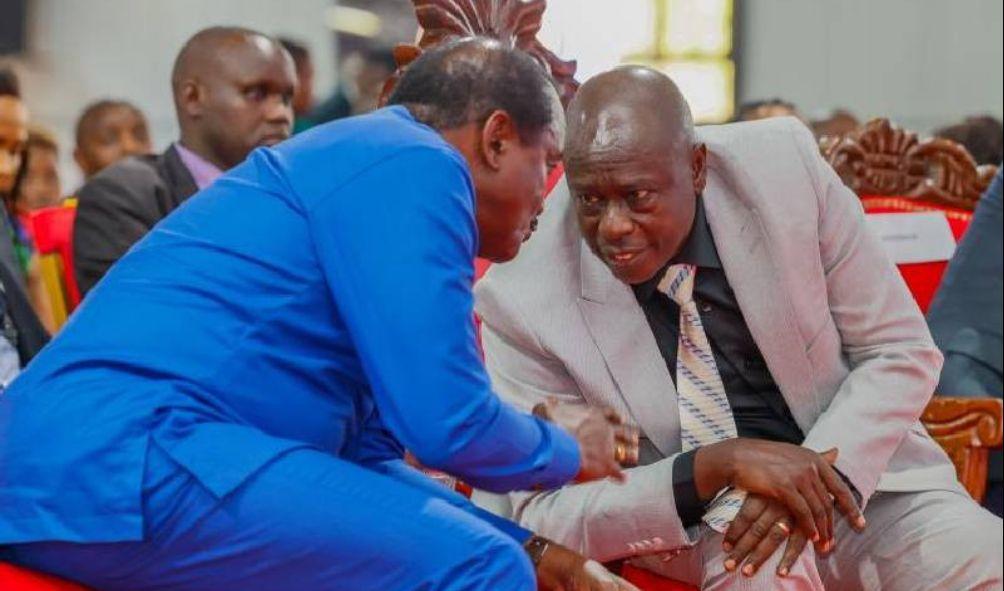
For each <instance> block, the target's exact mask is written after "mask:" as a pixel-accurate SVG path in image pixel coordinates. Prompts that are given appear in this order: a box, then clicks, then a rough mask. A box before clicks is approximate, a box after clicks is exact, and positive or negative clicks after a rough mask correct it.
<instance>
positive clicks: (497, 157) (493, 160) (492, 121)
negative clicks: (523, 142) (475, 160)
mask: <svg viewBox="0 0 1004 591" xmlns="http://www.w3.org/2000/svg"><path fill="white" fill-rule="evenodd" d="M518 140H519V138H518V136H517V134H516V127H515V125H514V124H513V120H512V117H510V116H509V113H506V112H505V111H495V112H493V113H492V114H491V115H490V116H489V117H488V119H487V120H486V121H485V124H484V125H483V126H482V127H481V146H480V147H481V157H482V158H483V159H484V162H485V166H487V167H488V168H489V169H490V170H498V169H499V168H501V167H502V155H503V154H505V153H506V152H507V151H509V150H510V149H511V146H512V143H513V142H514V141H518Z"/></svg>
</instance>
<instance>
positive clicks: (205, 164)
mask: <svg viewBox="0 0 1004 591" xmlns="http://www.w3.org/2000/svg"><path fill="white" fill-rule="evenodd" d="M174 149H175V150H177V151H178V156H179V157H181V162H182V164H184V165H185V168H187V169H188V172H189V173H190V174H191V175H192V179H193V180H194V181H195V186H196V187H198V188H199V190H200V191H201V190H202V189H205V188H206V187H208V186H209V185H211V184H213V181H215V180H216V179H217V178H219V177H220V176H221V175H222V174H223V171H222V170H220V168H219V167H218V166H216V165H215V164H213V163H212V162H210V161H208V160H206V159H205V158H203V157H202V156H199V155H198V154H196V153H195V152H193V151H191V150H189V149H188V148H186V147H185V146H182V145H181V142H175V144H174Z"/></svg>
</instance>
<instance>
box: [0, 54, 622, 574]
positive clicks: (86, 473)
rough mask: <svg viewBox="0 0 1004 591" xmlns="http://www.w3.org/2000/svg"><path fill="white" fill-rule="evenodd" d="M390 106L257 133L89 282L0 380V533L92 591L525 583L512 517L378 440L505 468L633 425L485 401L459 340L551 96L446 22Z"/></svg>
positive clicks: (478, 470)
mask: <svg viewBox="0 0 1004 591" xmlns="http://www.w3.org/2000/svg"><path fill="white" fill-rule="evenodd" d="M269 100H272V99H269ZM276 100H284V99H281V98H280V99H276ZM391 103H392V105H393V106H391V107H389V108H386V109H383V110H380V111H378V112H376V113H374V114H372V115H369V116H365V117H359V118H353V119H348V120H344V121H342V122H337V123H333V124H329V125H325V126H320V127H318V128H315V129H314V130H311V131H310V132H307V133H304V134H302V135H300V136H297V137H296V138H295V139H293V140H290V141H288V142H285V143H283V144H282V145H280V146H278V147H276V148H262V149H258V150H256V151H255V152H253V153H252V154H251V156H250V157H249V158H248V159H247V160H246V161H245V162H244V163H243V164H242V165H240V166H238V167H236V168H235V169H233V170H232V171H231V172H230V173H228V174H227V175H225V176H223V177H221V178H220V179H219V180H218V181H217V182H216V183H215V184H214V185H213V186H212V187H210V188H208V189H206V190H205V191H203V192H202V193H200V194H198V195H197V196H195V197H194V198H192V199H191V200H190V201H188V202H187V203H185V204H184V205H183V206H181V207H180V208H179V209H178V210H177V211H176V212H175V213H174V214H172V215H171V216H170V217H168V218H167V219H165V220H164V221H163V222H162V223H160V224H159V225H158V226H157V227H156V228H155V229H154V230H153V231H152V232H150V234H149V235H148V236H147V237H145V238H144V239H143V240H142V241H141V242H139V243H138V244H137V245H136V246H135V247H133V248H132V250H131V251H130V252H129V254H128V255H127V256H125V257H124V258H123V259H122V260H121V261H120V262H119V263H118V264H117V265H116V266H115V267H113V268H112V270H111V271H110V273H109V274H108V275H107V276H106V277H105V279H104V280H103V281H102V282H101V283H100V284H99V285H98V286H97V287H96V288H95V289H94V290H93V291H92V292H91V294H90V295H89V296H88V298H87V299H86V301H85V302H84V304H83V305H82V307H81V308H80V309H79V310H78V312H77V313H76V314H75V315H74V317H73V318H72V319H71V320H70V322H69V323H68V324H67V325H66V326H65V328H64V329H63V332H62V333H61V334H60V335H59V337H58V338H57V339H56V340H55V341H54V342H53V343H52V344H51V346H49V347H48V348H47V349H45V350H44V351H43V352H42V353H41V354H40V355H39V357H38V358H37V359H36V360H35V362H34V363H33V364H32V365H31V366H30V367H29V368H28V369H27V371H25V372H24V373H23V374H22V375H21V377H20V378H19V379H18V380H17V381H16V382H15V383H14V384H13V385H12V386H11V388H10V389H9V390H8V391H7V393H6V394H5V395H4V396H3V397H2V398H0V466H3V473H2V476H0V544H5V545H6V547H4V549H3V551H2V552H0V556H2V557H3V558H4V559H6V560H11V561H13V562H15V563H18V564H22V565H25V566H28V567H31V568H36V569H40V570H45V571H48V572H53V573H56V574H59V575H61V576H64V577H68V578H71V579H75V580H78V581H81V582H83V583H85V584H87V585H91V586H94V587H97V588H100V589H105V590H112V589H150V588H156V589H183V590H189V589H223V588H227V589H242V590H249V589H351V590H363V589H388V590H389V589H395V590H403V589H465V590H482V589H484V590H488V589H492V590H509V589H512V590H523V589H530V588H533V587H534V585H535V576H534V571H533V568H532V566H531V560H530V558H528V553H527V552H525V551H524V549H523V548H521V545H520V544H521V543H523V542H526V541H527V540H528V539H529V537H530V533H529V532H527V531H525V530H522V529H520V528H517V527H515V526H513V525H512V524H508V523H506V522H502V521H499V520H495V521H491V518H490V517H487V516H485V515H484V514H483V513H481V512H480V511H478V510H477V509H475V508H474V507H473V506H471V505H470V504H469V503H467V502H466V500H465V499H462V498H461V497H459V496H458V495H455V494H453V493H451V492H449V491H447V490H446V489H439V488H436V487H435V485H431V484H430V481H428V480H427V479H424V478H423V477H421V476H420V475H418V474H417V473H415V472H413V471H411V470H410V468H408V467H407V466H405V465H404V464H403V462H402V460H401V458H402V454H403V450H404V449H405V448H407V449H408V450H410V451H411V452H413V453H414V454H415V456H417V458H418V459H419V460H420V461H421V462H422V463H424V464H426V465H428V466H430V467H433V468H437V469H440V470H443V471H446V472H449V473H451V474H454V475H456V476H458V477H460V478H463V479H464V480H466V481H467V482H469V483H471V484H472V485H474V486H477V487H481V488H485V489H488V490H493V491H507V490H512V489H529V488H550V487H557V486H560V485H562V484H564V483H565V482H568V481H569V480H571V479H573V478H576V477H578V478H579V479H580V480H581V479H594V478H602V477H606V476H614V477H617V476H620V471H619V466H618V464H617V461H615V459H620V460H624V459H625V457H624V456H625V455H630V452H628V453H627V454H626V453H625V451H624V450H625V448H632V451H633V450H634V448H635V446H636V441H632V440H631V436H630V435H629V434H628V433H626V429H624V428H621V427H614V426H613V423H616V422H617V421H618V419H617V418H616V417H612V415H610V414H609V412H607V413H604V412H603V411H600V410H591V411H582V412H581V413H580V414H579V416H578V418H577V419H576V420H575V421H574V422H575V425H576V427H575V429H574V430H573V432H572V435H571V436H570V435H569V433H568V432H566V431H565V430H563V429H561V428H559V427H557V426H555V425H554V424H551V423H548V422H545V421H543V420H541V419H538V418H536V417H533V416H530V415H528V414H524V413H521V412H518V411H517V410H515V409H513V408H511V407H509V406H507V405H505V404H503V403H502V402H500V401H499V399H498V398H497V397H496V396H495V394H494V393H493V392H492V390H491V388H490V384H489V382H488V378H487V377H486V375H485V371H484V369H483V366H482V364H481V361H480V359H479V355H478V350H477V346H476V341H475V334H474V327H473V324H472V321H471V320H472V308H473V305H472V304H473V303H472V296H471V282H472V280H473V273H474V272H473V259H474V257H475V255H480V256H483V257H487V258H489V259H493V260H497V261H504V260H507V259H510V258H512V257H514V256H515V255H516V253H517V252H518V250H519V248H520V244H521V243H522V242H523V241H524V240H525V239H526V238H527V237H528V236H529V234H530V232H531V230H532V228H533V226H534V224H535V221H534V220H535V218H536V216H537V215H538V213H539V212H540V207H541V202H542V199H543V193H544V190H545V182H546V177H547V173H548V163H552V164H553V163H554V162H556V161H557V160H558V158H560V148H559V146H560V145H561V143H562V138H561V135H562V133H563V121H562V115H561V114H560V108H556V106H555V105H557V104H558V102H557V95H556V94H555V93H554V90H553V88H552V87H551V86H550V84H549V81H548V80H547V79H546V76H545V74H544V73H543V71H542V70H541V69H540V68H539V67H538V65H537V64H536V63H535V62H533V60H532V59H531V58H529V57H528V56H526V55H524V54H521V53H520V52H518V51H516V50H512V49H507V48H504V47H502V46H500V45H498V44H495V43H492V42H485V41H480V40H468V41H461V42H457V43H453V44H450V45H446V46H444V47H443V48H441V49H439V50H436V51H433V52H430V53H429V54H427V55H425V56H423V58H422V59H420V60H418V61H417V62H416V63H415V64H413V65H412V66H411V67H410V68H409V70H408V72H407V73H406V74H405V75H404V76H403V77H402V79H401V80H400V82H399V86H398V88H397V90H396V91H395V94H394V96H393V97H392V99H391ZM615 450H616V451H617V453H615ZM618 456H620V457H619V458H618ZM490 521H491V522H490ZM528 550H530V551H532V552H530V554H532V555H533V557H534V558H535V559H540V560H541V563H540V565H539V568H545V566H546V564H547V561H548V556H549V555H550V556H552V557H562V556H564V557H565V558H566V560H564V561H563V562H561V561H559V562H561V564H562V565H564V566H567V567H568V568H567V569H566V571H565V572H561V573H557V574H556V573H554V572H548V573H546V574H547V576H548V577H551V578H552V580H560V582H561V584H565V583H566V582H567V581H568V580H571V579H577V580H579V581H580V582H581V581H585V583H583V584H584V585H587V586H586V587H582V588H589V589H601V588H602V589H620V588H624V587H622V584H621V583H620V582H617V581H615V580H614V579H613V578H612V577H610V576H609V575H606V574H605V573H599V574H590V573H591V572H593V571H592V569H593V568H594V567H595V563H586V562H585V560H584V559H581V558H580V557H577V556H574V555H572V556H571V557H569V556H570V553H569V552H567V551H564V550H563V549H560V548H557V547H554V546H552V547H551V548H547V544H546V542H540V541H535V540H533V539H530V544H529V546H528ZM535 562H536V560H535ZM551 562H552V563H553V562H554V559H552V560H551ZM538 572H539V571H538ZM555 576H557V577H558V579H554V577H555ZM562 577H564V578H563V579H562ZM544 579H545V577H544V575H543V574H541V581H542V582H543V581H544ZM575 588H577V589H578V588H579V587H575Z"/></svg>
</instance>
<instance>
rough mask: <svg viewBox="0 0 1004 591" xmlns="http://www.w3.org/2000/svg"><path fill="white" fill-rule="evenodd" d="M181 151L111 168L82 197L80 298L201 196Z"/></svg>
mask: <svg viewBox="0 0 1004 591" xmlns="http://www.w3.org/2000/svg"><path fill="white" fill-rule="evenodd" d="M197 190H198V189H197V187H196V185H195V180H194V179H193V178H192V174H191V173H190V172H189V171H188V168H186V167H185V164H184V163H183V162H182V160H181V156H180V155H179V154H178V151H177V149H176V148H175V147H174V146H171V147H170V148H168V149H167V151H166V152H164V153H163V154H160V155H150V156H136V157H132V158H127V159H125V160H122V161H121V162H118V163H117V164H115V165H113V166H110V167H108V168H106V169H105V170H103V171H102V172H100V173H99V174H97V175H96V176H95V177H93V178H92V179H91V180H89V181H88V182H87V183H86V184H85V185H84V186H83V187H82V188H81V189H80V191H79V193H78V195H77V197H78V199H79V202H78V205H77V218H76V222H75V223H74V228H73V260H74V270H75V272H76V275H77V284H78V285H79V286H80V293H81V295H83V294H86V293H87V292H88V291H90V289H91V288H92V287H94V284H95V283H97V282H98V281H99V280H100V279H101V278H102V277H104V274H105V273H106V272H107V271H108V268H109V267H111V266H112V265H113V264H115V262H116V261H118V260H119V259H120V258H121V257H122V255H124V254H125V253H126V251H128V250H129V248H130V247H131V246H132V245H133V244H134V243H135V242H136V241H137V240H139V239H140V238H142V237H143V236H144V235H146V233H147V232H148V231H150V229H151V228H153V226H154V225H155V224H156V223H157V222H159V221H160V220H161V219H163V218H164V217H165V216H167V214H169V213H171V212H172V211H174V209H175V208H176V207H178V206H179V205H181V203H182V202H183V201H185V200H186V199H188V198H189V197H191V196H192V195H193V194H194V193H195V192H196V191H197Z"/></svg>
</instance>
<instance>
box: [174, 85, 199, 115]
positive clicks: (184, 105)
mask: <svg viewBox="0 0 1004 591" xmlns="http://www.w3.org/2000/svg"><path fill="white" fill-rule="evenodd" d="M178 104H179V105H180V106H181V110H182V111H184V113H185V114H186V115H188V116H189V117H199V116H201V115H202V86H201V85H200V84H199V83H198V81H196V80H194V79H192V78H189V79H188V80H185V81H184V82H182V83H181V88H180V89H178Z"/></svg>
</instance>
